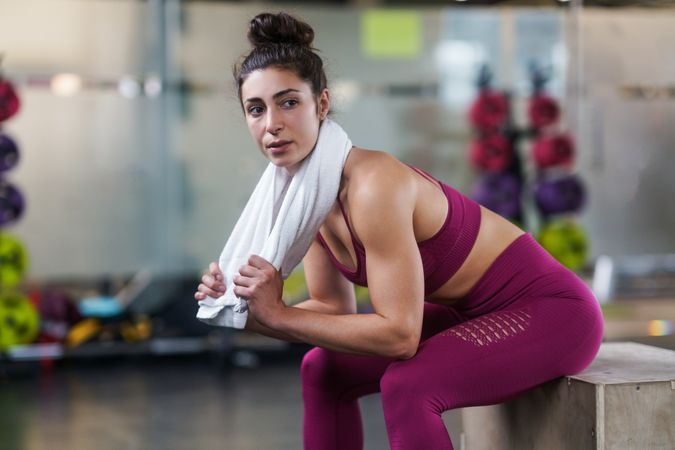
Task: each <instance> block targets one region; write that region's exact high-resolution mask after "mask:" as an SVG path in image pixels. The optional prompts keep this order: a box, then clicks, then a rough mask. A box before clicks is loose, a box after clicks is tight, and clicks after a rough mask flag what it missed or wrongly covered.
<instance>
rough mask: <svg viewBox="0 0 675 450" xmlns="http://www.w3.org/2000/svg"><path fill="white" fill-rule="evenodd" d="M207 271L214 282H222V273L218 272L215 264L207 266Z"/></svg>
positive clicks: (218, 268) (218, 269)
mask: <svg viewBox="0 0 675 450" xmlns="http://www.w3.org/2000/svg"><path fill="white" fill-rule="evenodd" d="M209 270H210V272H211V275H213V277H214V278H215V279H216V280H222V279H223V273H222V271H221V270H220V266H218V263H217V262H212V263H211V264H209Z"/></svg>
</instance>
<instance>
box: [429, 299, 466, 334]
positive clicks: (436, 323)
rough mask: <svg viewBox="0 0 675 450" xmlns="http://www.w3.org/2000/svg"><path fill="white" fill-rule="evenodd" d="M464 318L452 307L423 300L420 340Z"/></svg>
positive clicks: (464, 319)
mask: <svg viewBox="0 0 675 450" xmlns="http://www.w3.org/2000/svg"><path fill="white" fill-rule="evenodd" d="M466 320H467V318H466V317H464V316H463V315H462V314H461V313H460V312H459V311H457V310H456V309H455V308H453V307H450V306H444V305H438V304H435V303H429V302H426V301H425V302H424V315H423V318H422V337H421V341H426V340H427V339H429V338H430V337H432V336H434V335H436V334H438V333H440V332H441V331H444V330H447V329H448V328H450V327H453V326H455V325H458V324H460V323H462V322H465V321H466Z"/></svg>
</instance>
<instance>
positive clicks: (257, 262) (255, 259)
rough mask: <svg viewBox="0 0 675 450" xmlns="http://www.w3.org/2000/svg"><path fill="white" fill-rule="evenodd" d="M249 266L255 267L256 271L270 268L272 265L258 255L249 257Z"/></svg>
mask: <svg viewBox="0 0 675 450" xmlns="http://www.w3.org/2000/svg"><path fill="white" fill-rule="evenodd" d="M248 264H249V265H251V266H253V267H255V268H256V269H264V268H266V267H270V266H271V265H272V264H270V262H269V261H267V260H266V259H265V258H263V257H262V256H258V255H251V256H249V257H248Z"/></svg>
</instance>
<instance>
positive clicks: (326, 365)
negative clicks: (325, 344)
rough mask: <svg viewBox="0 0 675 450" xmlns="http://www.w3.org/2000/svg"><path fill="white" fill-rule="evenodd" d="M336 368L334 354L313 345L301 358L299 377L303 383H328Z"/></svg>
mask: <svg viewBox="0 0 675 450" xmlns="http://www.w3.org/2000/svg"><path fill="white" fill-rule="evenodd" d="M337 369H338V362H337V361H336V355H335V354H334V353H333V352H331V351H330V350H326V349H323V348H320V347H314V348H313V349H312V350H310V351H308V352H307V353H306V354H305V356H304V357H303V358H302V363H301V364H300V377H301V379H302V384H303V385H314V386H322V385H330V384H331V382H332V380H333V379H334V378H335V372H336V370H337Z"/></svg>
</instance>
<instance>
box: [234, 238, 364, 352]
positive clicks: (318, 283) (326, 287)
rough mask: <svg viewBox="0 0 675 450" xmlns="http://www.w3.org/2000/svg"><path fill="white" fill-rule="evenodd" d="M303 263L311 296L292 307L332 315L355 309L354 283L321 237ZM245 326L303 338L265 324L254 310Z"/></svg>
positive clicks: (273, 334)
mask: <svg viewBox="0 0 675 450" xmlns="http://www.w3.org/2000/svg"><path fill="white" fill-rule="evenodd" d="M303 266H304V276H305V283H306V285H307V291H308V293H309V296H310V298H309V299H307V300H304V301H302V302H300V303H296V304H294V305H292V306H291V307H292V308H298V309H303V310H306V311H314V312H318V313H322V314H333V315H335V314H353V313H356V296H355V295H354V285H353V284H352V283H351V282H350V281H349V280H347V279H346V278H345V277H344V276H343V275H342V274H341V273H340V272H339V271H338V270H337V269H336V268H335V266H334V265H333V262H332V261H331V259H330V258H329V257H328V254H327V253H326V251H325V250H324V249H323V248H322V247H321V244H320V243H319V241H318V239H314V241H313V242H312V245H310V247H309V250H308V251H307V254H306V255H305V257H304V258H303ZM246 330H249V331H253V332H256V333H260V334H264V335H265V336H270V337H273V338H276V339H281V340H284V341H288V342H302V340H301V339H299V338H296V337H293V336H290V335H288V334H286V333H282V332H280V331H277V330H274V329H272V328H269V327H266V326H265V325H263V324H262V323H260V322H259V321H258V320H257V319H256V318H255V316H254V315H253V314H252V312H251V311H249V314H248V318H247V320H246Z"/></svg>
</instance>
